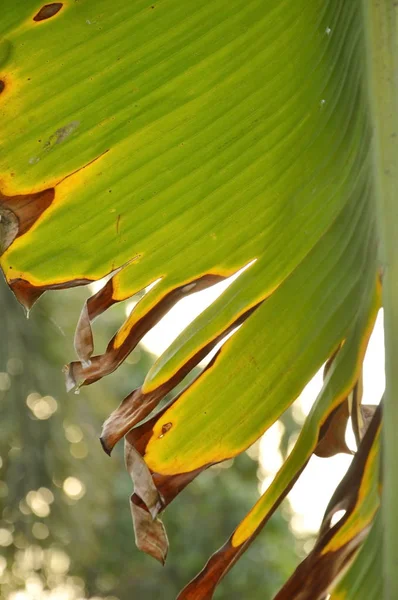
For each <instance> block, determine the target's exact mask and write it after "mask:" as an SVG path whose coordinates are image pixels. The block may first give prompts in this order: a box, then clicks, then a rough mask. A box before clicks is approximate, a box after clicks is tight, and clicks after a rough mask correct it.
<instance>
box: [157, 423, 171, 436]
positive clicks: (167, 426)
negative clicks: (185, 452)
mask: <svg viewBox="0 0 398 600" xmlns="http://www.w3.org/2000/svg"><path fill="white" fill-rule="evenodd" d="M172 427H173V423H165V424H164V425H162V433H161V434H160V436H159V437H163V436H164V434H165V433H167V432H168V431H170V429H171V428H172Z"/></svg>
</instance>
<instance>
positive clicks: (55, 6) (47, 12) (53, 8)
mask: <svg viewBox="0 0 398 600" xmlns="http://www.w3.org/2000/svg"><path fill="white" fill-rule="evenodd" d="M62 6H63V4H62V2H52V3H51V4H45V5H44V6H42V7H41V9H40V10H39V12H38V13H37V14H36V15H35V16H34V17H33V20H34V21H36V22H37V21H45V20H46V19H51V17H53V16H54V15H56V14H57V13H58V12H59V11H60V10H61V8H62Z"/></svg>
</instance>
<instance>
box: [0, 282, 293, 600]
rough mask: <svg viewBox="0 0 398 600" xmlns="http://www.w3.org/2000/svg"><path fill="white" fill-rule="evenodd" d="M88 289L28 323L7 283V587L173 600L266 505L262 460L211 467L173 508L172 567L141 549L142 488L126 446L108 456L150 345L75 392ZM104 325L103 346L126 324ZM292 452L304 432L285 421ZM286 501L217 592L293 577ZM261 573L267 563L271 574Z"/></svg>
mask: <svg viewBox="0 0 398 600" xmlns="http://www.w3.org/2000/svg"><path fill="white" fill-rule="evenodd" d="M86 294H87V292H86V291H85V290H81V289H75V290H71V291H69V292H63V293H56V292H55V293H52V294H48V295H46V296H45V297H44V298H42V299H41V300H40V301H39V303H38V305H37V306H36V307H35V308H34V310H33V315H32V317H31V318H30V319H29V320H26V319H25V318H24V314H23V310H22V308H21V307H20V306H19V305H18V304H17V302H16V301H15V299H14V297H13V296H12V295H11V293H10V292H9V290H8V288H6V286H5V284H4V282H3V281H2V280H1V281H0V308H1V310H0V331H1V343H0V457H1V470H0V514H1V520H0V548H1V551H2V552H1V557H0V574H1V578H0V583H1V589H2V592H1V593H2V596H1V598H5V599H7V600H8V599H10V600H31V599H32V600H36V599H38V600H41V599H44V598H49V599H51V600H59V599H60V600H75V599H76V600H77V599H80V598H93V597H96V598H97V597H99V598H107V599H108V600H114V599H118V600H134V599H143V600H151V599H152V598H160V597H161V598H162V600H169V599H170V600H172V599H173V598H175V597H176V594H177V593H178V591H179V589H181V587H183V585H184V584H186V583H187V581H188V580H189V579H190V578H191V577H192V576H194V575H195V574H196V572H197V571H198V570H200V568H201V567H202V566H203V565H204V563H205V561H206V560H207V558H208V557H209V556H210V555H211V553H212V552H214V551H215V550H216V549H217V548H218V547H219V546H220V545H222V544H223V543H224V541H225V540H226V539H227V537H228V536H229V535H230V533H231V532H232V530H233V529H234V527H235V526H236V525H237V524H238V523H239V521H240V520H241V519H242V518H243V516H244V515H245V513H246V512H247V511H248V510H249V509H250V507H251V506H252V504H254V502H255V501H256V499H257V498H258V479H257V472H258V463H257V461H256V460H254V459H253V458H250V457H249V455H248V454H246V453H245V454H243V455H242V456H240V457H238V458H237V459H235V461H233V463H232V461H231V463H228V464H226V465H223V466H219V467H213V468H211V469H209V470H208V471H207V472H205V473H203V474H202V475H201V476H200V477H199V478H198V479H196V480H195V481H194V482H193V483H192V484H191V485H190V486H189V487H188V488H187V489H186V490H185V491H184V492H183V493H182V494H181V495H180V496H179V497H178V498H177V499H176V501H175V502H174V503H173V504H172V506H171V507H169V509H168V510H167V512H166V514H165V516H164V520H165V523H166V527H167V531H168V535H169V539H170V547H171V548H170V553H169V557H168V561H167V565H166V567H165V568H163V567H161V566H160V565H158V564H157V563H156V562H154V561H153V560H152V559H151V558H149V557H148V556H146V555H143V554H141V553H140V552H139V551H138V550H137V549H136V548H135V546H134V534H133V529H132V524H131V517H130V510H129V504H128V497H129V495H130V494H131V492H132V484H131V481H130V479H129V476H128V475H127V473H126V472H125V469H124V462H123V453H122V448H117V449H116V450H115V453H114V455H113V457H112V459H109V457H107V456H106V455H105V454H104V453H103V452H102V450H101V447H100V444H99V442H98V434H99V431H100V429H101V424H102V421H103V420H104V419H105V418H106V416H107V415H108V414H109V412H110V411H111V410H113V408H115V407H116V405H117V403H118V402H119V401H120V399H121V398H123V397H124V395H126V394H127V393H129V392H130V391H131V390H132V389H134V388H135V387H137V386H139V385H140V384H141V382H142V380H143V378H144V373H145V372H146V371H147V369H148V366H149V365H150V364H151V363H152V362H153V357H152V356H151V355H150V354H148V353H147V352H146V351H144V349H143V348H142V347H140V348H137V349H136V350H134V352H133V353H132V354H131V355H130V357H129V358H128V360H127V361H126V364H124V365H122V367H121V368H120V369H119V370H118V372H117V373H115V374H113V375H111V376H110V377H108V378H107V380H106V381H102V382H101V383H99V384H96V385H94V386H91V387H86V388H83V389H82V391H81V393H80V395H78V396H76V395H73V394H72V395H67V394H66V392H65V390H64V383H63V377H62V373H61V368H62V364H63V362H64V361H65V360H66V359H67V358H70V357H71V349H72V347H73V346H72V340H73V331H74V327H75V323H76V319H77V316H78V313H79V310H80V307H81V305H82V302H83V300H84V298H85V297H86ZM123 311H124V307H123V306H116V307H114V308H113V309H112V311H109V314H108V315H107V319H106V320H102V321H101V322H100V323H99V325H96V327H95V329H96V341H97V342H98V341H99V345H100V349H101V343H102V346H103V347H105V344H106V342H107V340H108V339H109V338H110V337H111V336H112V335H113V333H114V332H115V330H116V329H117V327H118V324H120V323H121V321H122V320H123V317H124V313H123ZM285 419H286V423H285V427H286V429H285V435H284V438H283V440H282V451H283V453H284V451H285V450H286V446H287V442H288V438H289V435H290V434H291V433H292V429H293V428H294V422H293V420H292V419H291V417H289V416H286V417H285ZM289 510H290V509H289V505H288V504H286V503H285V504H284V508H283V509H282V513H281V512H278V513H277V514H276V515H275V516H274V517H273V518H272V519H271V522H270V523H269V524H268V525H267V528H266V530H265V531H264V533H263V534H262V535H261V536H260V537H259V539H258V540H257V542H256V543H255V544H254V545H253V546H252V547H251V548H250V549H249V551H248V552H247V553H246V555H245V556H244V557H243V558H242V560H241V561H240V562H239V564H238V566H237V567H235V568H234V569H233V570H232V571H231V573H230V574H229V575H228V576H227V577H226V579H225V580H224V582H223V584H222V585H221V586H220V588H219V590H218V591H217V593H216V596H215V598H216V599H218V600H222V599H229V600H235V599H236V600H238V599H239V600H242V599H245V600H257V599H259V600H260V598H261V600H267V599H270V598H272V596H273V594H274V593H275V591H276V590H277V589H278V587H279V586H280V585H281V584H282V583H283V581H284V580H285V579H286V578H287V577H288V575H289V574H290V573H291V572H292V570H293V568H294V567H295V565H296V563H297V561H298V555H297V554H298V551H299V549H300V545H299V543H298V542H296V541H295V539H294V537H293V534H292V533H291V531H290V529H289V527H288V523H287V520H286V518H285V517H286V515H287V516H289V515H288V513H289ZM261 567H262V568H261Z"/></svg>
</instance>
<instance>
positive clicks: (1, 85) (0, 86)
mask: <svg viewBox="0 0 398 600" xmlns="http://www.w3.org/2000/svg"><path fill="white" fill-rule="evenodd" d="M5 87H6V84H5V82H4V81H3V80H2V79H0V94H1V93H2V92H4V90H5Z"/></svg>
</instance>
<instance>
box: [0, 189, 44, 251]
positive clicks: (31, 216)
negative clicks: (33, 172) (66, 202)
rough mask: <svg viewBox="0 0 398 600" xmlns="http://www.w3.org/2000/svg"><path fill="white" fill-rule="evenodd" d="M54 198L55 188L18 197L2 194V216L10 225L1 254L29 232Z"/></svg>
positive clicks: (0, 203) (0, 206) (0, 241)
mask: <svg viewBox="0 0 398 600" xmlns="http://www.w3.org/2000/svg"><path fill="white" fill-rule="evenodd" d="M54 196H55V190H54V188H48V189H46V190H43V191H42V192H36V193H33V194H19V195H16V196H6V195H5V194H2V193H1V192H0V214H1V216H2V217H3V216H4V218H5V220H6V222H7V223H8V225H6V227H5V232H3V235H2V236H1V239H0V245H1V252H4V251H5V250H6V249H7V248H8V246H10V244H12V242H13V241H14V239H15V238H16V237H18V236H20V235H23V234H24V233H26V232H27V231H29V229H30V228H31V227H32V226H33V225H34V224H35V223H36V221H37V219H38V218H39V217H40V216H41V215H42V214H43V213H44V211H45V210H47V208H48V207H49V206H50V205H51V203H52V202H53V200H54ZM10 213H11V214H10ZM11 215H12V216H11ZM11 222H12V225H11ZM0 235H1V234H0ZM3 236H4V237H3Z"/></svg>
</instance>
